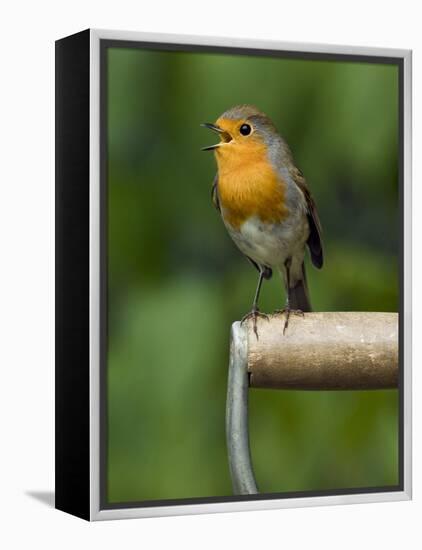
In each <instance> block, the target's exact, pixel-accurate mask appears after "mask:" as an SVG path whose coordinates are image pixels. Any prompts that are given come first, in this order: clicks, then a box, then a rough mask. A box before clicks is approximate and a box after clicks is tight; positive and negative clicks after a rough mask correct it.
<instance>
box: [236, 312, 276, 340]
mask: <svg viewBox="0 0 422 550" xmlns="http://www.w3.org/2000/svg"><path fill="white" fill-rule="evenodd" d="M258 317H263V318H264V319H266V320H267V321H269V320H270V318H269V316H268V315H267V314H266V313H262V312H261V311H259V309H258V308H257V307H253V308H252V310H251V311H250V312H249V313H247V314H246V315H244V316H243V317H242V319H241V321H240V324H241V325H243V323H244V322H245V321H247V320H248V319H253V331H254V333H255V336H256V339H257V340H258V339H259V338H258V328H257V324H256V320H257V319H258Z"/></svg>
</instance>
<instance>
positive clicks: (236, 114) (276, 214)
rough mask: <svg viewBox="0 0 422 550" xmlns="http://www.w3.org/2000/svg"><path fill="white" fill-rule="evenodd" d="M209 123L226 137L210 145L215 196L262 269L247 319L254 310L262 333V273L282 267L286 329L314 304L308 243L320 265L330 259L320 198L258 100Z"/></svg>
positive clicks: (252, 259)
mask: <svg viewBox="0 0 422 550" xmlns="http://www.w3.org/2000/svg"><path fill="white" fill-rule="evenodd" d="M202 126H204V127H206V128H209V129H210V130H213V131H214V132H216V133H217V134H218V135H219V137H220V142H219V143H217V144H215V145H211V146H209V147H204V148H203V151H210V150H211V151H214V152H215V158H216V162H217V174H216V176H215V179H214V183H213V185H212V201H213V204H214V206H215V207H216V208H217V209H218V211H219V212H220V214H221V217H222V219H223V222H224V225H225V226H226V228H227V231H228V232H229V234H230V236H231V238H232V239H233V241H234V242H235V244H236V245H237V247H238V248H239V249H240V250H241V252H243V254H244V255H245V256H246V257H247V258H248V259H249V260H250V262H251V263H252V264H253V265H254V266H255V267H256V269H257V270H258V272H259V278H258V285H257V288H256V292H255V297H254V301H253V304H252V310H251V311H250V312H249V313H248V314H247V315H245V316H244V317H243V319H242V321H241V322H242V323H243V322H244V321H245V320H247V319H250V318H251V319H252V320H253V330H254V332H255V335H256V337H257V338H258V331H257V318H258V317H264V318H266V319H268V316H267V315H266V314H264V313H261V312H260V310H259V308H258V299H259V293H260V290H261V285H262V281H263V279H270V278H271V276H272V273H273V270H274V269H278V270H279V272H280V273H281V275H282V278H283V281H284V285H285V289H286V297H287V299H286V306H285V307H284V309H282V310H276V313H283V314H285V316H286V318H285V324H284V330H283V333H284V332H285V331H286V329H287V326H288V323H289V316H290V314H291V313H299V314H301V315H303V313H304V312H306V311H311V303H310V300H309V291H308V287H307V283H306V274H305V264H304V256H305V246H308V248H309V252H310V255H311V260H312V263H313V265H314V266H315V267H317V268H321V267H322V264H323V251H322V239H321V225H320V221H319V218H318V213H317V210H316V206H315V202H314V200H313V198H312V196H311V193H310V191H309V189H308V186H307V185H306V182H305V178H304V177H303V174H302V172H301V171H300V170H299V169H298V168H297V167H296V166H295V164H294V161H293V157H292V153H291V151H290V149H289V146H288V145H287V143H286V142H285V141H284V140H283V138H282V137H281V136H280V135H279V133H278V132H277V129H276V127H275V126H274V124H273V123H272V121H271V120H270V119H269V118H268V116H267V115H265V114H264V113H262V112H261V111H259V110H258V109H257V108H256V107H254V106H253V105H238V106H236V107H232V108H231V109H229V110H227V111H226V112H224V113H223V114H222V115H221V116H220V117H219V118H218V120H217V121H216V123H215V124H211V123H205V124H202Z"/></svg>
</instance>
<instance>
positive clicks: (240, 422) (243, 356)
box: [226, 322, 258, 495]
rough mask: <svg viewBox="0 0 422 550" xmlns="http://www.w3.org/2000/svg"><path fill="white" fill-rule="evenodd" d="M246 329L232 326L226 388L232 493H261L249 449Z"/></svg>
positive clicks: (236, 325)
mask: <svg viewBox="0 0 422 550" xmlns="http://www.w3.org/2000/svg"><path fill="white" fill-rule="evenodd" d="M247 350H248V340H247V327H246V325H245V326H242V325H241V324H240V323H239V322H237V323H234V324H233V325H232V333H231V349H230V365H229V379H228V387H227V411H226V438H227V451H228V458H229V467H230V474H231V479H232V484H233V493H234V494H236V495H251V494H255V493H258V489H257V486H256V482H255V476H254V473H253V468H252V460H251V452H250V447H249V425H248V390H249V377H248V370H247V366H248V365H247Z"/></svg>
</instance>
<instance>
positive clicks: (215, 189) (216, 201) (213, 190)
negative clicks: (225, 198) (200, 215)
mask: <svg viewBox="0 0 422 550" xmlns="http://www.w3.org/2000/svg"><path fill="white" fill-rule="evenodd" d="M211 200H212V203H213V205H214V207H215V208H216V209H217V210H218V211H219V212H220V214H221V208H220V201H219V199H218V173H217V174H216V175H215V178H214V181H213V182H212V187H211Z"/></svg>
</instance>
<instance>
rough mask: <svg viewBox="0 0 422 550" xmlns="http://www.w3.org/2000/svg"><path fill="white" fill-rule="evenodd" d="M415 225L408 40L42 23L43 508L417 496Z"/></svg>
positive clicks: (97, 513) (115, 514)
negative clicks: (327, 39) (50, 451)
mask: <svg viewBox="0 0 422 550" xmlns="http://www.w3.org/2000/svg"><path fill="white" fill-rule="evenodd" d="M201 148H202V149H204V151H201ZM410 228H411V52H410V51H408V50H391V49H375V48H365V47H362V48H360V47H359V48H357V47H348V46H328V45H316V44H293V43H283V42H270V41H268V42H267V41H264V42H262V41H253V40H238V39H232V38H205V37H192V36H173V35H156V34H144V33H133V32H120V31H105V30H92V29H90V30H85V31H83V32H80V33H78V34H75V35H73V36H69V37H66V38H63V39H61V40H58V41H57V42H56V507H57V508H59V509H60V510H63V511H66V512H69V513H71V514H74V515H76V516H79V517H81V518H84V519H87V520H105V519H117V518H136V517H148V516H164V515H173V514H193V513H208V512H220V511H235V510H238V511H240V510H256V509H269V508H286V507H293V506H311V505H324V504H341V503H357V502H378V501H386V500H404V499H409V498H410V497H411V345H410V344H411V274H410V273H411V272H410V268H411V256H410V254H411V252H410V251H411V229H410ZM305 271H306V273H305Z"/></svg>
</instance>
